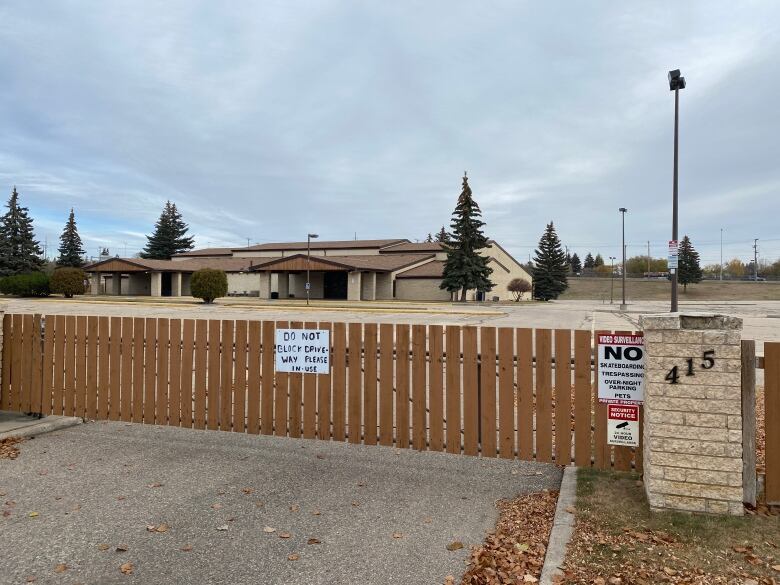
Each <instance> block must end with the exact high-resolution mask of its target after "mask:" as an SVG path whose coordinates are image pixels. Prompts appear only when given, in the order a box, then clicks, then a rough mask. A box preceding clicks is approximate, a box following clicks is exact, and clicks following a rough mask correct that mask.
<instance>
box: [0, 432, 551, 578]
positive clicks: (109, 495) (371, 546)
mask: <svg viewBox="0 0 780 585" xmlns="http://www.w3.org/2000/svg"><path fill="white" fill-rule="evenodd" d="M20 448H21V454H20V456H19V458H18V459H16V460H14V461H11V460H0V504H2V505H0V508H1V509H2V510H3V514H2V516H0V550H2V555H0V583H3V584H5V583H25V582H27V580H28V578H29V577H34V578H35V583H69V584H71V583H85V584H87V583H89V584H92V583H95V584H97V583H100V584H105V583H131V582H135V583H231V584H239V583H253V584H254V583H263V584H282V583H284V584H287V583H296V584H308V583H322V584H325V583H328V584H337V583H344V584H346V583H350V584H351V583H361V584H370V583H377V584H380V583H381V584H387V583H399V584H401V583H403V584H413V583H420V584H425V585H430V584H435V583H442V582H443V581H444V578H445V577H446V576H447V575H450V574H452V575H455V576H456V577H458V578H459V576H460V575H461V574H462V573H463V570H464V567H465V565H464V560H465V559H466V558H467V556H468V547H469V545H475V544H478V543H480V542H481V541H482V540H483V538H484V535H485V531H486V530H489V529H491V528H492V526H493V524H494V522H495V519H496V511H495V508H494V501H495V500H496V499H499V498H506V497H512V496H515V495H517V494H519V493H526V492H532V491H538V490H541V489H557V488H558V485H559V482H560V475H561V474H560V470H559V469H558V468H556V467H554V466H552V465H545V464H535V463H520V462H511V461H501V460H485V459H480V458H473V457H465V456H453V455H444V454H440V453H417V452H414V451H406V450H404V451H401V450H396V449H393V448H387V447H367V446H354V445H348V444H344V443H333V442H322V441H309V440H301V439H283V438H282V439H280V438H271V437H262V436H254V435H241V434H233V433H221V432H214V431H196V430H190V429H177V428H169V427H153V426H142V425H138V424H132V425H131V424H127V423H117V422H100V423H90V424H86V425H80V426H77V427H73V428H70V429H66V430H62V431H57V432H53V433H49V434H46V435H42V436H40V437H38V438H36V439H33V440H28V441H26V442H24V443H22V444H21V445H20ZM161 524H163V525H167V526H163V527H162V528H160V525H161ZM147 527H158V530H160V531H150V530H149V529H148V528H147ZM266 527H268V528H267V529H266ZM270 529H274V531H273V532H271V531H270ZM266 530H268V531H266ZM288 535H289V537H287V538H283V537H284V536H288ZM310 539H316V540H317V542H318V543H313V544H308V542H313V541H310ZM455 540H459V541H462V542H463V543H464V545H465V548H464V549H461V550H456V551H453V552H450V551H448V550H447V549H446V546H447V544H449V543H450V542H452V541H455ZM118 546H120V547H121V548H126V549H127V550H126V551H124V552H118V551H117V550H116V549H117V547H118ZM290 555H297V560H288V556H290ZM291 558H292V559H295V558H296V557H295V556H292V557H291ZM125 563H130V564H131V565H132V574H129V575H127V574H123V573H122V572H121V571H120V566H121V565H123V564H125ZM60 564H64V565H67V568H63V567H62V566H60V567H59V568H58V567H57V566H58V565H60ZM126 566H127V565H126Z"/></svg>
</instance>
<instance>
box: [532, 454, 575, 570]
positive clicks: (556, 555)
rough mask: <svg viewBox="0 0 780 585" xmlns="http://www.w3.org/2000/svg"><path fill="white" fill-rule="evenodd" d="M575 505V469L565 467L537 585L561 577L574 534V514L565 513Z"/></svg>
mask: <svg viewBox="0 0 780 585" xmlns="http://www.w3.org/2000/svg"><path fill="white" fill-rule="evenodd" d="M576 503H577V468H576V467H574V466H573V465H567V466H566V467H564V468H563V479H562V480H561V490H560V492H559V494H558V504H557V505H556V506H555V518H554V519H553V526H552V530H551V531H550V540H549V542H548V543H547V554H546V555H545V557H544V566H543V567H542V574H541V576H540V577H539V585H553V580H552V579H553V577H554V576H556V575H563V572H562V571H561V570H560V569H559V567H560V566H562V565H563V562H564V560H565V558H566V546H567V545H568V544H569V541H570V540H571V536H572V534H573V533H574V514H572V513H571V512H567V511H566V509H567V508H568V509H572V508H573V507H574V505H575V504H576Z"/></svg>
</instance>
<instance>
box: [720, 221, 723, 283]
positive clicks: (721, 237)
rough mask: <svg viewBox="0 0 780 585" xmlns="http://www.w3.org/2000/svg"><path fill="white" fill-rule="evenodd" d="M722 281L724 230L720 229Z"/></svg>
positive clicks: (721, 276) (721, 274)
mask: <svg viewBox="0 0 780 585" xmlns="http://www.w3.org/2000/svg"><path fill="white" fill-rule="evenodd" d="M720 279H721V280H723V228H720Z"/></svg>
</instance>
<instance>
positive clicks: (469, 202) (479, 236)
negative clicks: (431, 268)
mask: <svg viewBox="0 0 780 585" xmlns="http://www.w3.org/2000/svg"><path fill="white" fill-rule="evenodd" d="M481 217H482V211H481V210H480V209H479V205H478V204H477V202H476V201H474V198H473V197H472V196H471V187H469V180H468V177H467V176H466V175H465V174H464V175H463V190H462V191H461V193H460V197H458V204H457V205H456V206H455V211H453V213H452V223H451V224H450V225H451V227H452V235H451V236H449V235H448V237H447V241H445V242H444V244H445V248H446V250H447V261H446V262H445V263H444V275H443V277H442V281H441V285H440V288H442V289H445V290H447V291H449V292H451V293H452V292H456V291H460V300H461V301H465V300H466V291H467V290H471V289H476V290H477V291H478V292H487V291H489V290H490V289H492V288H493V283H492V282H491V281H490V275H491V273H492V272H493V269H492V268H490V266H488V265H487V261H488V259H487V257H485V256H482V255H481V254H480V253H479V250H481V249H482V248H488V247H490V243H489V242H488V239H487V238H486V237H485V234H484V233H483V232H482V227H483V226H484V225H485V222H484V221H482V220H481V219H480V218H481ZM442 231H444V228H442Z"/></svg>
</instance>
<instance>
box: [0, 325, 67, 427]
mask: <svg viewBox="0 0 780 585" xmlns="http://www.w3.org/2000/svg"><path fill="white" fill-rule="evenodd" d="M65 322H66V321H65V315H57V316H56V317H55V318H54V363H53V364H52V365H53V366H54V372H53V375H52V385H53V387H54V388H53V392H52V395H53V396H52V414H58V415H61V414H63V413H64V410H63V391H64V389H65V335H66V331H65ZM9 323H10V320H9ZM4 365H5V364H4Z"/></svg>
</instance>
